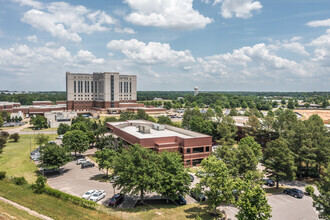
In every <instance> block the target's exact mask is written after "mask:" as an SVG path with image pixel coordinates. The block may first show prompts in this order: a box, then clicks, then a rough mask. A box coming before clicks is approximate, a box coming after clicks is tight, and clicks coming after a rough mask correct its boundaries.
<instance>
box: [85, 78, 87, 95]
mask: <svg viewBox="0 0 330 220" xmlns="http://www.w3.org/2000/svg"><path fill="white" fill-rule="evenodd" d="M85 93H87V81H85Z"/></svg>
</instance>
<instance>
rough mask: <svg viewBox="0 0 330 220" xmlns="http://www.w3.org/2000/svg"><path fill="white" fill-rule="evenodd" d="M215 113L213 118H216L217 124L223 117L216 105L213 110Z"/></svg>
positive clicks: (218, 106)
mask: <svg viewBox="0 0 330 220" xmlns="http://www.w3.org/2000/svg"><path fill="white" fill-rule="evenodd" d="M214 111H215V117H216V118H217V122H220V121H221V118H222V117H223V112H222V108H221V106H220V105H216V106H215V108H214Z"/></svg>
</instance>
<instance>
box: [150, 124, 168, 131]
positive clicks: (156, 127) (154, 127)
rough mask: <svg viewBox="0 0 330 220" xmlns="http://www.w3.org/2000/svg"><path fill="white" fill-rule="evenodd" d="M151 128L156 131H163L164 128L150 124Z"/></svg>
mask: <svg viewBox="0 0 330 220" xmlns="http://www.w3.org/2000/svg"><path fill="white" fill-rule="evenodd" d="M152 128H153V129H155V130H157V131H164V130H165V126H164V125H160V124H152Z"/></svg>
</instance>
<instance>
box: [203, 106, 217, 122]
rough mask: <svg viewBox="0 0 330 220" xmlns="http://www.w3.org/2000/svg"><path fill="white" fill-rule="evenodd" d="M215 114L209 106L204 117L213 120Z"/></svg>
mask: <svg viewBox="0 0 330 220" xmlns="http://www.w3.org/2000/svg"><path fill="white" fill-rule="evenodd" d="M214 116H215V114H214V112H213V109H212V108H208V109H207V110H206V112H205V114H204V118H205V120H211V119H212V117H214Z"/></svg>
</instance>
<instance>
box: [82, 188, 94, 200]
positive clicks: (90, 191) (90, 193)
mask: <svg viewBox="0 0 330 220" xmlns="http://www.w3.org/2000/svg"><path fill="white" fill-rule="evenodd" d="M96 192H97V190H94V189H93V190H89V191H87V192H86V193H85V194H84V195H83V196H82V197H81V198H83V199H89V198H90V197H91V195H93V194H94V193H96Z"/></svg>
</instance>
